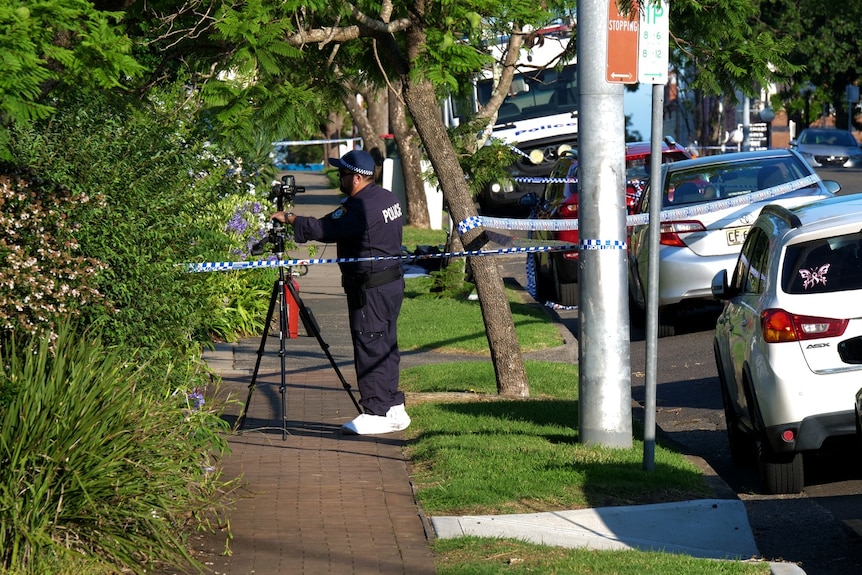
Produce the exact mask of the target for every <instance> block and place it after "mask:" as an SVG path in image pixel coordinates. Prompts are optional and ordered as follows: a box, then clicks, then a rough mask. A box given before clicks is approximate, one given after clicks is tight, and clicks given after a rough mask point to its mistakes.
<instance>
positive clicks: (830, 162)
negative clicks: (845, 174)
mask: <svg viewBox="0 0 862 575" xmlns="http://www.w3.org/2000/svg"><path fill="white" fill-rule="evenodd" d="M790 149H792V150H796V151H797V152H799V153H800V154H801V155H802V157H803V158H805V160H806V161H807V162H808V163H809V164H811V165H812V166H813V167H815V168H820V167H823V166H835V167H844V168H860V167H862V148H860V147H859V142H858V141H856V138H854V137H853V135H852V134H851V133H850V132H848V131H847V130H838V129H836V128H806V129H805V130H802V133H800V134H799V138H797V139H796V140H791V141H790Z"/></svg>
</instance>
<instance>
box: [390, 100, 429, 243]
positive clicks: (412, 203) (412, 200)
mask: <svg viewBox="0 0 862 575" xmlns="http://www.w3.org/2000/svg"><path fill="white" fill-rule="evenodd" d="M389 125H390V127H391V128H392V133H393V134H394V136H395V143H396V144H397V146H398V155H399V156H401V171H402V173H403V174H404V195H405V197H406V198H407V224H408V225H410V226H415V227H417V228H420V229H423V230H427V229H429V228H430V227H431V219H430V216H429V214H428V199H427V198H426V196H425V183H424V182H423V181H422V155H421V153H420V151H419V134H418V133H417V132H416V129H415V128H412V127H411V126H410V125H409V123H408V122H407V113H406V110H405V108H404V101H403V100H402V99H401V94H396V93H395V91H394V90H390V91H389ZM434 217H435V218H440V217H442V215H441V214H434ZM437 222H438V223H439V220H437Z"/></svg>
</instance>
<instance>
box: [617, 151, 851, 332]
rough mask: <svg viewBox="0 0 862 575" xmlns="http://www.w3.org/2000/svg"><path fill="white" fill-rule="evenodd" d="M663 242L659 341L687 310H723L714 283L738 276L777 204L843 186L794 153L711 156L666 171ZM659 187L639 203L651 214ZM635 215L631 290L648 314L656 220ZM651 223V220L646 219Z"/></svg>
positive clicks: (790, 203) (828, 192)
mask: <svg viewBox="0 0 862 575" xmlns="http://www.w3.org/2000/svg"><path fill="white" fill-rule="evenodd" d="M660 185H661V197H662V207H661V223H660V226H661V228H660V241H659V244H660V245H659V256H658V258H659V282H658V300H659V303H658V305H659V336H660V337H665V336H670V335H674V333H675V332H676V325H677V322H678V321H679V318H680V312H683V311H686V310H689V309H691V308H698V307H705V306H707V305H710V306H715V305H716V304H717V301H716V300H715V298H714V297H713V295H712V290H711V284H712V278H713V277H715V274H716V273H717V272H718V271H719V270H722V269H725V270H728V272H731V271H732V270H733V267H734V265H735V264H736V260H737V257H738V256H739V252H740V249H741V248H742V244H743V242H744V241H745V238H746V235H747V234H748V229H749V227H750V226H751V224H752V223H754V220H755V219H756V218H757V215H758V214H759V213H760V210H761V209H762V208H763V206H765V205H766V204H769V203H779V204H782V205H784V206H786V207H792V206H797V205H801V204H804V203H808V202H813V201H816V200H818V199H822V198H827V197H831V196H832V195H833V194H834V193H835V192H837V191H838V189H839V186H838V184H837V183H836V182H823V181H822V180H820V178H819V177H818V176H817V174H816V173H815V172H814V169H813V168H812V167H811V165H809V164H808V163H807V162H806V161H805V160H804V159H802V157H801V156H800V155H799V154H797V153H796V152H794V151H792V150H760V151H754V152H739V153H732V154H722V155H719V156H706V157H701V158H697V159H693V160H682V161H679V162H674V163H672V164H665V165H664V166H663V168H662V177H661V180H660ZM651 189H652V183H650V185H649V186H648V187H647V189H646V190H645V191H644V193H643V195H642V196H641V199H640V202H639V203H638V205H637V210H636V211H637V214H641V217H642V218H643V214H648V213H649V210H650V208H649V204H650V199H651V196H652V191H651ZM637 218H638V216H637V215H635V216H634V220H633V222H635V225H633V226H631V229H630V231H631V235H630V241H629V293H630V295H631V299H632V302H633V306H632V307H633V309H634V313H636V314H637V313H638V312H641V313H643V312H644V311H645V307H646V293H647V289H648V285H649V280H650V278H649V277H648V273H647V271H648V260H649V251H650V247H649V240H648V238H649V227H650V225H651V224H650V223H649V222H643V223H637V222H638V219H637ZM641 221H643V220H641Z"/></svg>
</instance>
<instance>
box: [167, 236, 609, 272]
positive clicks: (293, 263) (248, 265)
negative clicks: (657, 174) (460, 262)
mask: <svg viewBox="0 0 862 575" xmlns="http://www.w3.org/2000/svg"><path fill="white" fill-rule="evenodd" d="M597 249H598V248H597ZM577 250H578V246H577V245H575V244H570V243H565V242H557V243H555V245H540V246H539V245H537V246H514V247H508V248H496V249H490V250H465V251H459V252H440V253H436V254H405V255H400V256H373V257H367V258H327V259H323V258H317V259H305V260H303V259H291V260H279V259H271V260H256V261H239V262H201V263H196V264H183V265H184V266H185V267H186V271H187V272H189V273H205V272H222V271H237V270H251V269H264V268H278V267H286V268H291V267H298V266H311V265H318V264H347V263H358V262H376V261H391V260H401V261H404V262H408V263H409V262H412V261H415V260H427V259H439V258H462V257H479V256H494V255H512V254H515V255H517V254H532V253H540V252H572V251H577Z"/></svg>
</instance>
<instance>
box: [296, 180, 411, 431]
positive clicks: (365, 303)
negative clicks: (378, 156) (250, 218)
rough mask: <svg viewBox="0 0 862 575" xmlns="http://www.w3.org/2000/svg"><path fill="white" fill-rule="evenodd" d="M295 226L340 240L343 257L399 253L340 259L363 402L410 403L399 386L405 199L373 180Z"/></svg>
mask: <svg viewBox="0 0 862 575" xmlns="http://www.w3.org/2000/svg"><path fill="white" fill-rule="evenodd" d="M293 231H294V237H295V239H296V241H297V242H300V243H302V242H306V241H309V240H316V241H321V242H326V243H335V244H336V245H337V248H338V258H339V259H349V258H376V257H391V256H396V257H394V258H392V259H382V260H373V261H360V262H344V263H339V266H340V267H341V274H342V285H343V286H344V292H345V294H346V295H347V308H348V311H349V314H350V331H351V336H352V338H353V358H354V359H353V361H354V366H355V368H356V377H357V383H358V386H359V394H360V396H361V399H360V403H361V404H362V407H363V408H364V410H365V412H366V413H370V414H372V415H386V412H387V411H388V410H389V408H390V407H392V406H395V405H399V404H403V403H404V394H403V393H402V392H401V391H399V389H398V376H399V367H400V360H401V356H400V353H399V351H398V336H397V332H396V324H397V321H398V314H399V312H400V311H401V302H402V300H403V299H404V279H403V276H402V272H401V260H400V256H401V244H402V239H401V233H402V222H401V204H399V203H398V199H397V198H396V197H395V195H394V194H393V193H392V192H390V191H388V190H386V189H384V188H381V187H380V186H377V185H376V184H369V185H367V186H365V187H364V188H362V189H361V190H360V191H359V192H358V193H356V194H355V195H353V196H349V197H347V198H346V199H345V200H344V201H343V202H342V204H341V205H340V206H339V207H338V209H336V210H335V211H334V212H332V213H331V214H329V215H327V216H324V217H323V218H320V219H318V218H311V217H302V216H297V217H296V218H295V219H294V223H293Z"/></svg>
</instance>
